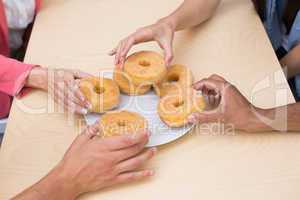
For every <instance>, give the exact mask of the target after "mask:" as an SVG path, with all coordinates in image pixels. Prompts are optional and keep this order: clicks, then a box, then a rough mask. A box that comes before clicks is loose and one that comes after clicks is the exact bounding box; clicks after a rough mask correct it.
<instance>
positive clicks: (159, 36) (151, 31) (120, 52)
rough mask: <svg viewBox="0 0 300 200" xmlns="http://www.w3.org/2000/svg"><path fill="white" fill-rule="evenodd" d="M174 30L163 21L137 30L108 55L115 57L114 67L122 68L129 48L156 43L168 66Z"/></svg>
mask: <svg viewBox="0 0 300 200" xmlns="http://www.w3.org/2000/svg"><path fill="white" fill-rule="evenodd" d="M173 38H174V28H173V27H172V25H171V24H170V23H167V22H164V20H160V21H158V22H157V23H156V24H153V25H150V26H146V27H143V28H140V29H138V30H137V31H136V32H134V33H132V34H131V35H129V36H128V37H126V38H125V39H123V40H121V41H120V42H119V44H118V46H117V47H116V48H114V49H113V50H112V51H111V52H110V53H109V55H111V56H112V55H115V65H116V66H120V67H121V68H123V65H124V62H125V59H126V57H127V54H128V52H129V50H130V49H131V47H132V46H133V45H135V44H139V43H142V42H149V41H156V42H157V43H158V44H159V46H160V47H161V48H162V49H163V50H164V52H165V64H166V66H169V65H170V63H171V61H172V59H173V49H172V43H173Z"/></svg>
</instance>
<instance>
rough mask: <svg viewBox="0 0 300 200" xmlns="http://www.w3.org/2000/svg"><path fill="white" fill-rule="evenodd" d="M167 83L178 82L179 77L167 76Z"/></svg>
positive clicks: (175, 75)
mask: <svg viewBox="0 0 300 200" xmlns="http://www.w3.org/2000/svg"><path fill="white" fill-rule="evenodd" d="M167 81H168V82H169V83H176V82H178V81H179V76H178V75H177V74H174V75H172V76H169V77H168V78H167Z"/></svg>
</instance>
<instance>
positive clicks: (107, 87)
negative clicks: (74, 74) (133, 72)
mask: <svg viewBox="0 0 300 200" xmlns="http://www.w3.org/2000/svg"><path fill="white" fill-rule="evenodd" d="M79 88H80V90H81V92H82V93H83V95H84V96H85V97H86V98H87V100H88V101H89V102H90V103H91V104H92V108H91V109H90V110H89V111H90V112H95V113H103V112H105V111H107V110H111V109H113V108H115V107H116V106H118V104H119V102H120V90H119V87H118V85H117V84H116V83H115V82H114V81H113V80H111V79H108V78H98V77H87V78H84V79H82V80H81V81H80V84H79Z"/></svg>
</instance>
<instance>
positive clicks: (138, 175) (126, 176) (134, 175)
mask: <svg viewBox="0 0 300 200" xmlns="http://www.w3.org/2000/svg"><path fill="white" fill-rule="evenodd" d="M153 175H154V171H153V170H141V171H135V172H128V173H123V174H120V175H119V176H117V177H116V178H115V179H114V181H113V183H112V184H122V183H128V182H132V181H138V180H142V179H144V178H146V177H150V176H153Z"/></svg>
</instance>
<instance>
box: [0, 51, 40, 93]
mask: <svg viewBox="0 0 300 200" xmlns="http://www.w3.org/2000/svg"><path fill="white" fill-rule="evenodd" d="M34 66H35V65H29V64H24V63H22V62H19V61H17V60H14V59H11V58H7V57H4V56H2V55H0V91H1V92H4V93H6V94H8V95H10V96H16V95H18V93H19V92H20V91H21V90H22V88H23V87H24V84H25V81H26V79H27V76H28V74H29V73H30V71H31V69H32V67H34Z"/></svg>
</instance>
